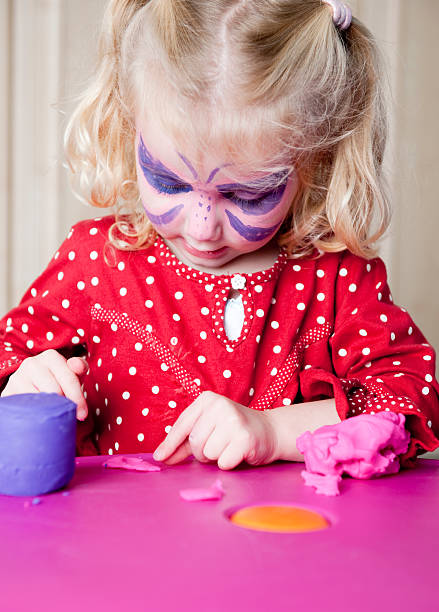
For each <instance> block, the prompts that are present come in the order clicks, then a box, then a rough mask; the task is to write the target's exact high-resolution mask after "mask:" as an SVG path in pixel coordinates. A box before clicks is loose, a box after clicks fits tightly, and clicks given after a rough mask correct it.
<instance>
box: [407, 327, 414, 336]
mask: <svg viewBox="0 0 439 612" xmlns="http://www.w3.org/2000/svg"><path fill="white" fill-rule="evenodd" d="M408 333H409V336H411V335H412V333H413V327H411V326H410V327H409V330H408Z"/></svg>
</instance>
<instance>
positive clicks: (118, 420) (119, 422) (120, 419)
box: [116, 416, 122, 425]
mask: <svg viewBox="0 0 439 612" xmlns="http://www.w3.org/2000/svg"><path fill="white" fill-rule="evenodd" d="M116 423H117V424H118V425H120V424H121V423H122V417H120V416H118V417H117V419H116Z"/></svg>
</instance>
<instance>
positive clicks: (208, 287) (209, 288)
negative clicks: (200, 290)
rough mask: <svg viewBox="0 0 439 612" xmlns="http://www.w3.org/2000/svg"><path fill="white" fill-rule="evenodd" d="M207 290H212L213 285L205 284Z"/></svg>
mask: <svg viewBox="0 0 439 612" xmlns="http://www.w3.org/2000/svg"><path fill="white" fill-rule="evenodd" d="M204 288H205V290H206V291H207V292H208V293H210V292H211V291H213V285H205V286H204Z"/></svg>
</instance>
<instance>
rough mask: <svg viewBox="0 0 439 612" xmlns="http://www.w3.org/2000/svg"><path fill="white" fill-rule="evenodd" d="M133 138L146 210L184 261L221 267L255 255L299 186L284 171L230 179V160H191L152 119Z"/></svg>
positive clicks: (276, 228)
mask: <svg viewBox="0 0 439 612" xmlns="http://www.w3.org/2000/svg"><path fill="white" fill-rule="evenodd" d="M141 130H142V132H141ZM142 133H143V134H147V139H146V138H145V140H144V138H143V137H142ZM145 141H146V142H147V144H145ZM136 142H137V176H138V185H139V191H140V196H141V200H142V203H143V206H144V209H145V212H146V214H147V216H148V218H149V219H150V221H151V223H152V224H153V226H154V227H155V229H156V231H157V232H158V233H159V234H160V235H161V236H162V238H163V239H164V240H165V241H166V243H167V244H168V246H169V247H170V248H171V250H172V251H174V253H175V254H176V255H177V257H178V258H179V259H180V260H182V261H183V262H185V263H186V264H187V265H191V266H195V267H197V266H198V267H199V268H203V267H208V268H215V269H217V270H218V271H221V268H222V267H223V266H224V265H225V264H227V263H228V262H230V261H232V260H233V259H235V258H237V257H241V256H242V257H244V256H246V255H247V254H250V253H253V254H254V255H256V256H257V251H258V250H259V249H260V248H261V247H263V246H264V245H266V244H267V243H268V242H269V241H270V240H271V239H272V238H273V237H274V235H275V234H276V232H277V230H278V229H279V227H280V225H281V224H282V221H283V220H284V218H285V216H286V215H287V213H288V210H289V207H290V202H291V200H292V197H293V196H294V193H295V191H296V190H297V179H296V177H295V176H292V177H289V178H288V177H287V176H286V174H284V175H283V176H281V175H279V174H273V175H269V176H265V177H263V179H261V180H257V181H254V180H253V181H246V180H245V178H243V180H242V181H241V182H239V183H236V182H231V181H230V180H227V179H228V178H229V179H230V176H228V175H227V169H228V168H229V166H230V164H227V163H225V162H224V160H223V159H221V158H219V159H218V158H217V159H215V157H214V155H213V154H210V153H209V158H208V159H206V158H203V159H202V160H201V161H197V163H194V162H193V160H192V159H190V160H189V159H188V158H187V157H185V156H184V155H183V154H182V153H180V152H179V151H178V150H176V148H175V146H174V145H173V143H172V142H171V141H170V140H169V139H168V138H167V137H166V134H163V132H161V131H160V129H159V128H158V126H157V125H154V123H153V122H147V121H142V123H141V124H140V122H139V124H138V136H137V139H136ZM215 162H216V163H215ZM218 162H219V163H218ZM270 185H272V187H270ZM253 260H254V256H253ZM240 261H241V260H240ZM243 270H244V268H243Z"/></svg>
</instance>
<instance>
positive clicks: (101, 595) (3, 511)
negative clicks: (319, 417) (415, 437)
mask: <svg viewBox="0 0 439 612" xmlns="http://www.w3.org/2000/svg"><path fill="white" fill-rule="evenodd" d="M145 458H148V457H147V456H145ZM104 459H105V458H104V457H92V458H82V459H79V460H78V465H77V469H76V473H75V476H74V479H73V481H72V483H71V484H70V486H69V491H70V495H68V496H65V495H62V493H54V494H52V495H48V496H45V497H42V498H41V503H40V504H38V505H32V504H31V505H29V506H27V507H25V504H24V502H25V501H26V499H25V498H12V497H6V496H0V555H1V558H2V563H1V566H0V609H1V611H2V612H29V611H30V610H35V611H37V612H42V611H44V612H46V611H56V612H59V611H63V612H70V611H75V612H88V611H91V610H93V611H96V612H100V611H105V612H113V611H116V610H117V611H118V612H136V611H144V610H148V611H149V610H158V611H159V612H167V611H171V610H172V611H174V610H183V611H186V610H187V611H189V610H190V611H191V612H194V611H196V612H198V611H201V610H202V611H206V612H216V611H218V612H219V611H221V612H223V611H225V610H228V611H229V610H231V611H234V610H249V611H252V612H254V611H259V610H260V611H264V612H265V611H269V610H297V611H299V610H300V611H301V612H310V611H312V612H314V611H315V612H331V611H332V610H337V612H343V611H344V610H346V611H347V610H349V611H350V612H351V611H352V610H355V612H366V611H367V612H371V611H373V610H380V611H381V610H385V611H386V612H393V611H395V612H396V611H398V612H405V611H410V612H412V611H413V610H422V609H438V606H439V586H438V585H439V578H438V571H437V567H436V566H437V543H438V542H439V462H436V461H434V460H422V461H420V464H419V466H418V468H417V469H416V470H410V471H405V472H403V473H401V474H399V475H397V476H390V477H387V478H383V479H380V480H375V481H355V480H351V479H347V480H344V481H343V485H342V487H343V488H342V494H341V495H340V496H339V497H332V498H327V497H324V496H320V495H316V494H315V493H314V492H313V490H312V489H310V488H308V487H305V486H304V485H303V483H302V479H301V477H300V470H301V469H302V465H299V464H287V463H281V464H276V465H272V466H267V467H261V468H250V467H245V468H242V469H238V470H234V471H232V472H221V471H220V470H218V468H216V467H215V466H214V465H202V464H199V463H197V462H196V461H190V462H188V463H187V464H185V465H180V466H175V467H173V468H166V469H165V470H164V471H162V472H157V473H141V472H128V471H125V470H114V469H104V468H102V463H103V461H104ZM218 477H220V478H221V480H222V482H223V485H224V487H225V489H226V495H225V496H224V498H223V499H222V500H221V501H219V502H193V503H188V502H185V501H183V500H182V499H180V497H179V490H180V489H182V488H187V487H200V486H208V485H210V484H211V483H212V482H213V481H214V480H215V479H216V478H218ZM252 504H291V505H297V506H303V507H305V508H309V509H313V510H317V511H319V512H321V513H322V514H324V515H325V516H326V517H327V518H328V519H329V520H330V521H331V522H332V527H331V528H329V529H326V530H323V531H318V532H314V533H298V534H277V533H265V532H256V531H250V530H247V529H243V528H241V527H238V526H236V525H233V524H232V523H230V522H229V521H228V520H227V514H228V512H229V511H230V510H231V509H233V508H236V507H241V506H244V505H252Z"/></svg>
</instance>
